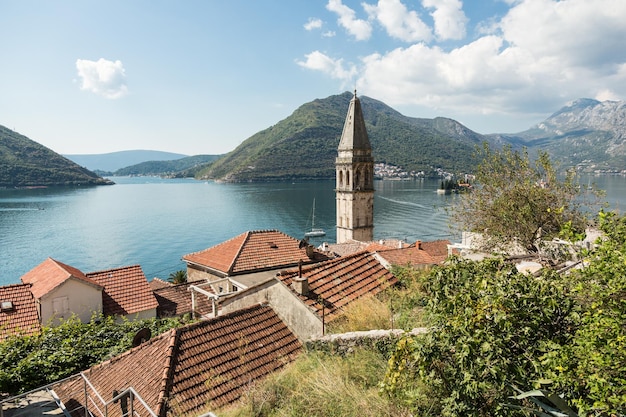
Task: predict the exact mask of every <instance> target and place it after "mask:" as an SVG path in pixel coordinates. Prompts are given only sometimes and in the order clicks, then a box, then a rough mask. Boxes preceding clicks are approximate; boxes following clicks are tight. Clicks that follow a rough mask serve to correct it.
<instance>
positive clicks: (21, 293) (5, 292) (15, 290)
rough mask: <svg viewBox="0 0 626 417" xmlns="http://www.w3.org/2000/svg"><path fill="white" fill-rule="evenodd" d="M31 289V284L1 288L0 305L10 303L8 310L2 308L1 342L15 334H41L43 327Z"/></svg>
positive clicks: (0, 313) (0, 312)
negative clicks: (40, 323)
mask: <svg viewBox="0 0 626 417" xmlns="http://www.w3.org/2000/svg"><path fill="white" fill-rule="evenodd" d="M30 287H31V286H30V284H13V285H6V286H3V287H0V303H6V302H10V304H7V305H6V306H5V307H7V308H6V309H3V308H0V341H2V340H4V339H5V338H6V337H8V336H10V335H14V334H23V335H31V334H35V333H38V332H39V330H40V328H41V327H40V325H39V314H38V312H37V303H36V301H35V298H34V297H33V294H32V293H31V291H30ZM0 307H2V305H1V304H0Z"/></svg>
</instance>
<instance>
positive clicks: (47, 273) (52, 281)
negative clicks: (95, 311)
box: [21, 258, 102, 299]
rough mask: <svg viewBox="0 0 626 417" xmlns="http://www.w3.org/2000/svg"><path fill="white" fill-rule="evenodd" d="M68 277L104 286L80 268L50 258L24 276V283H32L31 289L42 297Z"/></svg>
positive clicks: (37, 297)
mask: <svg viewBox="0 0 626 417" xmlns="http://www.w3.org/2000/svg"><path fill="white" fill-rule="evenodd" d="M68 279H77V280H79V281H82V282H84V283H86V284H89V285H93V286H95V287H97V288H102V286H100V285H99V284H98V283H96V282H95V281H93V280H91V279H89V278H87V277H86V276H85V274H83V273H82V272H81V271H80V270H79V269H76V268H74V267H72V266H69V265H65V264H64V263H62V262H59V261H57V260H54V259H52V258H48V259H46V260H45V261H43V262H42V263H40V264H39V265H37V266H36V267H35V268H33V269H31V270H30V271H28V272H27V273H26V274H25V275H23V276H22V278H21V280H22V282H23V283H24V284H32V287H31V291H32V293H33V296H34V297H35V298H36V299H40V298H41V297H43V296H44V295H46V294H48V293H49V292H50V291H52V290H54V289H55V288H57V287H58V286H59V285H61V284H63V283H64V282H65V281H67V280H68Z"/></svg>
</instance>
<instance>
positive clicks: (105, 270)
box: [85, 264, 141, 277]
mask: <svg viewBox="0 0 626 417" xmlns="http://www.w3.org/2000/svg"><path fill="white" fill-rule="evenodd" d="M137 267H139V268H141V265H139V264H134V265H127V266H118V267H116V268H109V269H103V270H101V271H93V272H87V273H86V274H85V276H87V277H89V275H95V274H103V273H105V272H111V271H119V270H122V269H130V268H137Z"/></svg>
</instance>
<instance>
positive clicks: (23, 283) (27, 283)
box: [0, 282, 33, 289]
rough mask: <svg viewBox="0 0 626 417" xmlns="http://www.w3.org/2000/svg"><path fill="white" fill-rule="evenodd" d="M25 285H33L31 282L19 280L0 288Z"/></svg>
mask: <svg viewBox="0 0 626 417" xmlns="http://www.w3.org/2000/svg"><path fill="white" fill-rule="evenodd" d="M24 285H26V286H29V287H32V286H33V284H32V283H31V282H19V283H15V284H7V285H0V289H5V288H10V287H21V286H24Z"/></svg>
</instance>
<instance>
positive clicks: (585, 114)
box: [488, 98, 626, 171]
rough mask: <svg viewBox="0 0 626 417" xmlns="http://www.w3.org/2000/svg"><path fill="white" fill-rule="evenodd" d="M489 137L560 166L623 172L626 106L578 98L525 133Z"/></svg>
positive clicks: (625, 163)
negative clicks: (537, 152) (540, 153)
mask: <svg viewBox="0 0 626 417" xmlns="http://www.w3.org/2000/svg"><path fill="white" fill-rule="evenodd" d="M488 137H489V138H490V139H491V140H492V141H494V140H495V141H503V142H505V143H511V144H512V145H514V146H517V147H520V146H525V147H527V148H528V149H529V150H536V149H544V150H545V151H547V152H548V153H549V154H550V155H551V156H552V158H553V159H555V160H558V161H560V163H561V165H563V166H577V167H579V169H581V170H586V171H592V170H604V171H622V170H625V169H626V103H625V102H624V101H603V102H600V101H597V100H592V99H588V98H581V99H578V100H575V101H572V102H571V103H568V104H567V105H565V106H564V107H563V108H561V109H560V110H559V111H557V112H556V113H554V114H552V115H551V116H550V117H548V118H547V119H546V120H544V121H543V122H541V123H539V124H537V125H535V126H533V127H532V128H530V129H528V130H526V131H524V132H521V133H516V134H499V135H488Z"/></svg>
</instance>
